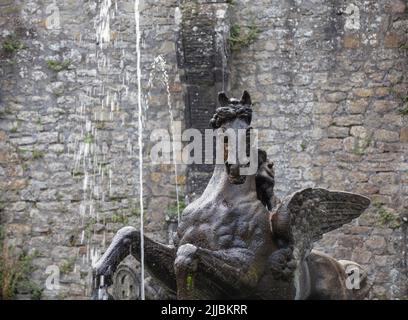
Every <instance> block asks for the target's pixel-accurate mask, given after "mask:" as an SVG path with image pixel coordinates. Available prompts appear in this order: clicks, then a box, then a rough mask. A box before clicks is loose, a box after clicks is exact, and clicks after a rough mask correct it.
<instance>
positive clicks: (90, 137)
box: [84, 132, 94, 143]
mask: <svg viewBox="0 0 408 320" xmlns="http://www.w3.org/2000/svg"><path fill="white" fill-rule="evenodd" d="M93 141H94V136H93V135H92V133H90V132H87V133H86V134H85V137H84V143H92V142H93Z"/></svg>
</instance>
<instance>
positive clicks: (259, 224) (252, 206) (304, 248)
mask: <svg viewBox="0 0 408 320" xmlns="http://www.w3.org/2000/svg"><path fill="white" fill-rule="evenodd" d="M219 103H220V105H221V107H220V108H218V109H217V111H216V113H215V115H214V117H213V118H212V119H211V122H210V124H211V126H212V127H213V128H221V129H222V130H227V129H231V128H232V129H233V130H238V129H246V130H249V129H250V127H249V126H250V123H251V118H252V108H251V98H250V96H249V94H248V93H247V92H246V91H245V92H244V94H243V96H242V99H240V100H238V99H229V98H228V97H227V96H226V95H225V94H224V93H220V94H219ZM249 131H250V130H249ZM245 165H247V164H245ZM243 166H244V164H240V163H236V164H230V163H228V162H227V161H226V163H225V164H217V165H216V166H215V169H214V172H213V175H212V178H211V180H210V182H209V183H208V186H207V188H206V189H205V191H204V193H203V194H202V195H201V197H200V198H198V199H197V200H195V201H194V202H192V203H191V204H190V205H189V206H187V208H186V209H185V210H184V211H183V214H182V219H181V222H180V224H179V226H178V229H177V232H176V236H175V239H174V245H173V246H167V245H163V244H160V243H157V242H155V241H153V240H151V239H149V238H148V237H145V239H144V243H145V263H146V267H147V268H148V270H149V271H150V273H151V275H152V276H154V277H155V278H156V279H158V280H159V281H161V282H162V284H163V285H164V286H165V287H166V288H168V289H169V290H170V291H171V292H174V293H175V294H176V295H177V298H178V299H361V298H363V297H364V296H365V294H366V292H367V288H368V286H367V281H366V274H365V272H364V270H363V269H362V268H361V267H360V266H359V265H358V264H356V263H354V262H351V261H337V260H335V259H333V258H331V257H329V256H326V255H324V254H322V253H319V252H317V251H314V250H312V248H313V243H314V242H315V241H317V240H318V239H320V238H321V237H322V235H323V234H324V233H326V232H329V231H331V230H335V229H337V228H339V227H340V226H342V225H343V224H345V223H348V222H350V221H351V220H352V219H354V218H356V217H358V216H359V215H360V214H361V213H362V212H363V211H364V210H365V209H366V208H367V207H368V206H369V204H370V200H369V199H368V198H366V197H364V196H361V195H358V194H353V193H348V192H341V191H329V190H326V189H321V188H307V189H303V190H300V191H297V192H295V193H294V194H292V195H289V196H287V197H286V198H284V199H283V200H282V201H279V200H278V199H277V198H276V197H275V195H274V192H273V189H274V185H275V179H274V168H273V163H272V161H269V160H268V159H267V155H266V152H265V151H263V150H259V151H258V170H257V173H256V174H253V175H247V176H243V175H240V169H241V168H242V167H243ZM139 248H140V233H139V231H138V230H136V229H135V228H133V227H125V228H122V229H121V230H119V231H118V233H117V234H116V235H115V237H114V239H113V241H112V243H111V245H110V246H109V248H108V249H107V251H106V252H105V254H104V255H103V256H102V257H101V259H100V260H99V261H98V263H97V264H96V265H95V267H94V279H95V286H96V287H98V284H99V280H98V279H99V277H100V276H104V283H105V284H107V285H109V284H110V282H111V278H112V275H113V273H114V271H115V270H116V268H117V266H118V264H119V263H120V262H121V261H122V260H123V259H124V258H125V257H126V256H127V255H128V254H129V252H130V253H131V254H132V255H133V256H134V257H135V258H136V259H139V258H140V256H139V255H140V250H139ZM350 270H354V271H355V272H356V274H358V275H359V279H357V280H359V285H358V286H357V287H352V288H349V287H348V286H347V277H348V276H350V274H351V273H353V272H351V271H350ZM358 288H359V289H358Z"/></svg>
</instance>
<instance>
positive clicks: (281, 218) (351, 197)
mask: <svg viewBox="0 0 408 320" xmlns="http://www.w3.org/2000/svg"><path fill="white" fill-rule="evenodd" d="M369 205H370V199H368V198H367V197H364V196H362V195H359V194H355V193H349V192H342V191H329V190H326V189H321V188H307V189H302V190H300V191H297V192H295V193H293V194H292V195H290V196H287V197H286V198H285V199H284V200H283V201H282V203H280V204H279V206H278V207H277V208H276V209H275V210H274V211H273V212H272V215H271V228H272V232H273V234H274V236H275V237H276V238H277V239H280V240H282V241H284V242H286V243H287V244H289V246H290V247H292V248H293V256H294V258H295V259H296V260H299V259H302V258H304V257H306V256H307V255H308V254H309V253H310V251H311V249H312V247H313V242H315V241H317V240H319V239H321V237H322V236H323V234H324V233H326V232H329V231H332V230H335V229H337V228H339V227H341V226H342V225H344V224H346V223H348V222H350V221H351V220H353V219H354V218H357V217H358V216H360V215H361V214H362V213H363V212H364V210H365V209H367V208H368V206H369Z"/></svg>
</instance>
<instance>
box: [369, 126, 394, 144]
mask: <svg viewBox="0 0 408 320" xmlns="http://www.w3.org/2000/svg"><path fill="white" fill-rule="evenodd" d="M374 139H375V140H378V141H385V142H396V141H398V140H399V133H398V132H394V131H390V130H384V129H380V130H377V131H375V132H374Z"/></svg>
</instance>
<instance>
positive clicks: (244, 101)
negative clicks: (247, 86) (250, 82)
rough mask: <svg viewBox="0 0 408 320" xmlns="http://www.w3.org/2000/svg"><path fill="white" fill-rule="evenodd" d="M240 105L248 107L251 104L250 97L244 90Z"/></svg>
mask: <svg viewBox="0 0 408 320" xmlns="http://www.w3.org/2000/svg"><path fill="white" fill-rule="evenodd" d="M241 104H242V105H244V106H250V105H251V104H252V102H251V96H250V95H249V93H248V91H246V90H245V91H244V93H243V94H242V98H241Z"/></svg>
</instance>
